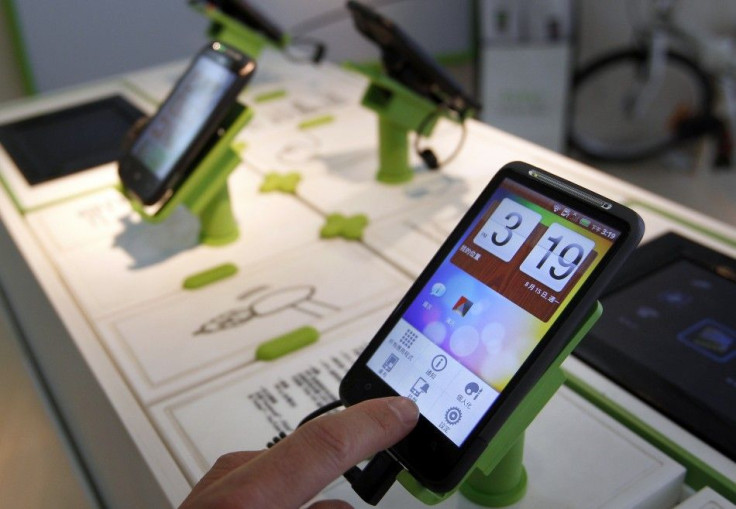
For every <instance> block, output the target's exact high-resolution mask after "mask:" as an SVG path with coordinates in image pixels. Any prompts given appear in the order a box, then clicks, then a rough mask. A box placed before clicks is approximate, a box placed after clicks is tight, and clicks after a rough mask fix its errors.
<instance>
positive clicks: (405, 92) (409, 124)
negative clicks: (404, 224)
mask: <svg viewBox="0 0 736 509" xmlns="http://www.w3.org/2000/svg"><path fill="white" fill-rule="evenodd" d="M348 67H349V68H350V69H353V70H356V71H358V72H360V73H361V74H364V75H366V76H367V77H368V78H369V79H370V80H371V83H370V85H368V88H367V89H366V91H365V93H364V94H363V99H362V101H361V104H362V105H363V106H365V107H366V108H368V109H370V110H373V111H375V112H376V113H377V114H378V157H379V166H378V172H377V173H376V180H378V181H379V182H385V183H387V184H399V183H402V182H408V181H409V180H411V179H412V178H413V177H414V170H413V169H412V168H411V166H410V165H409V133H411V132H416V133H417V134H418V135H421V136H429V135H430V134H432V131H433V130H434V127H435V125H436V124H437V120H438V119H439V117H440V116H442V113H441V112H440V109H439V108H438V106H437V105H436V104H434V103H433V102H431V101H429V100H428V99H425V98H424V97H422V96H420V95H419V94H417V93H415V92H413V91H411V90H409V89H408V88H406V87H405V86H404V85H402V84H401V83H399V82H397V81H395V80H394V79H392V78H389V77H388V76H386V75H385V74H384V73H383V72H381V71H377V70H374V69H370V68H366V67H359V66H356V65H350V66H348Z"/></svg>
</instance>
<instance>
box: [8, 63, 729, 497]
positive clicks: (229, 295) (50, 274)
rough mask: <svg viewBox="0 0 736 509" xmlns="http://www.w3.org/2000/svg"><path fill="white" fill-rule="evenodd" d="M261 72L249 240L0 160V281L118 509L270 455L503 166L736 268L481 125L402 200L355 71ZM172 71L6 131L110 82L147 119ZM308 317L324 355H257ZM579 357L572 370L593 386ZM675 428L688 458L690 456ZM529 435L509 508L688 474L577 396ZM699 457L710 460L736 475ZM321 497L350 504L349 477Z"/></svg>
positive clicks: (645, 210)
mask: <svg viewBox="0 0 736 509" xmlns="http://www.w3.org/2000/svg"><path fill="white" fill-rule="evenodd" d="M259 68H260V70H259V73H260V74H259V77H258V78H256V80H255V81H254V84H253V85H252V86H251V87H250V88H249V90H248V91H247V92H246V93H245V94H244V97H243V100H244V101H245V102H246V103H248V104H249V105H251V106H252V107H253V108H254V110H255V113H256V116H255V119H254V121H253V122H252V124H251V125H250V126H248V127H247V128H246V129H245V130H243V132H242V133H241V134H240V135H239V140H240V141H242V145H243V146H242V147H241V148H242V154H241V156H242V157H243V160H244V163H243V164H242V165H241V167H240V168H238V169H237V170H236V171H235V172H234V174H233V176H232V177H231V179H230V193H231V196H232V201H233V205H234V209H235V210H234V211H235V215H236V217H237V219H238V221H239V225H240V230H241V237H240V239H239V240H238V241H237V242H235V243H233V244H231V245H228V246H225V247H219V248H213V247H206V246H196V245H195V239H196V233H197V227H198V225H197V221H196V219H194V218H192V217H191V216H189V214H188V213H187V212H186V211H182V212H181V213H179V214H176V215H175V216H174V217H172V218H171V220H169V221H167V222H165V223H163V224H160V225H149V224H146V223H142V222H141V220H140V218H139V217H138V216H137V215H136V214H135V213H134V212H133V211H132V210H131V208H130V206H129V204H128V203H127V202H126V201H125V200H124V199H123V198H122V197H121V195H120V194H119V193H118V192H117V191H116V190H115V189H114V187H113V185H114V184H115V181H114V171H113V173H112V174H111V170H110V168H99V169H95V170H92V171H88V172H85V173H83V174H80V175H78V176H77V177H74V181H71V179H69V181H67V180H66V179H61V180H60V181H58V182H55V183H53V185H49V186H46V185H45V184H42V185H40V186H38V187H36V186H31V187H29V186H25V187H23V186H22V185H21V184H19V183H18V179H17V178H16V177H13V176H12V175H13V174H14V173H17V172H16V171H15V169H14V168H13V166H12V162H10V161H9V159H8V158H7V157H4V156H3V157H0V175H2V178H3V180H4V181H5V182H6V186H7V187H6V190H4V191H3V192H0V217H1V218H2V224H1V225H0V249H2V252H3V263H2V264H1V266H0V280H1V283H2V287H3V289H4V290H5V292H6V293H7V294H8V296H9V300H10V303H11V308H12V309H11V311H12V312H13V313H14V314H15V315H16V317H17V318H18V321H19V323H20V324H21V328H22V331H23V334H24V339H25V340H26V341H27V343H28V344H29V346H30V348H31V350H32V351H33V353H34V355H35V356H36V358H37V360H38V363H39V365H40V367H41V369H42V372H43V376H44V378H45V379H46V380H47V382H48V385H49V386H50V387H51V390H52V393H53V394H52V397H53V398H54V399H55V400H56V402H57V403H58V406H59V408H60V409H61V412H62V414H63V415H62V418H63V419H64V420H65V421H66V422H67V424H68V426H69V428H70V430H71V432H72V435H73V440H75V442H76V443H77V445H78V447H79V449H80V450H81V452H82V455H83V458H84V461H85V462H86V464H87V466H88V468H89V471H90V472H92V474H93V477H94V479H93V481H94V482H95V484H96V486H97V487H98V489H99V491H100V493H101V494H102V496H103V498H104V500H105V503H106V504H107V505H109V506H110V507H166V506H176V505H177V504H178V503H179V502H180V501H181V500H182V499H183V498H184V497H185V496H186V494H187V493H188V492H189V490H190V489H191V486H192V484H193V483H194V482H196V481H197V480H198V479H199V477H200V476H201V475H202V474H203V473H204V472H205V471H206V470H207V469H208V468H209V466H210V465H211V464H212V463H213V462H214V460H215V459H216V458H217V457H218V456H219V455H220V454H223V453H225V452H228V451H231V450H236V449H256V448H261V447H263V446H264V445H265V443H266V442H267V441H268V440H269V439H270V437H271V436H273V435H275V434H276V433H278V431H281V430H284V431H289V430H291V429H292V428H293V426H294V425H295V424H296V422H298V420H299V419H300V418H301V417H303V416H304V415H305V414H306V413H308V412H310V411H311V410H313V409H314V408H315V407H316V406H317V405H319V404H322V403H325V402H327V401H329V400H331V399H334V398H335V394H336V388H337V385H338V380H339V378H340V376H341V375H342V373H344V372H345V370H346V369H347V366H349V364H350V363H351V362H352V360H353V359H354V358H355V356H356V354H357V352H358V351H359V350H360V348H361V347H362V345H364V344H365V342H366V341H367V340H368V339H369V338H370V336H371V335H372V333H373V332H374V331H375V330H376V328H377V327H378V326H379V325H380V323H381V322H382V321H383V319H384V318H385V316H386V315H387V314H388V312H389V310H390V309H391V307H392V306H393V305H394V304H395V303H396V302H397V299H398V298H399V297H400V296H401V295H402V293H403V292H404V291H405V290H406V288H407V287H408V285H409V284H410V282H411V281H412V280H413V278H414V277H415V276H416V275H417V274H418V272H419V271H420V269H421V268H422V267H423V266H424V264H425V263H426V262H427V261H428V259H429V257H430V256H431V255H432V254H433V252H434V251H435V250H436V249H437V247H438V246H439V244H440V242H441V241H442V240H444V238H445V236H446V235H447V234H448V233H449V232H450V230H451V229H452V227H453V226H454V224H455V222H456V221H457V220H458V219H459V218H460V216H461V214H462V213H463V212H464V210H465V208H466V207H467V206H468V205H469V204H470V203H471V201H472V200H473V199H474V197H475V195H476V194H477V193H478V192H479V191H480V189H481V188H482V187H483V186H484V185H485V184H486V183H487V181H488V180H489V179H490V177H491V176H492V175H493V173H494V172H495V171H496V170H497V169H498V168H500V167H501V166H502V165H503V164H504V163H506V162H508V161H511V160H524V161H527V162H529V163H531V164H535V165H537V166H540V167H542V168H545V169H548V170H549V171H552V172H554V173H558V174H559V175H561V176H563V177H565V178H567V179H570V180H573V181H576V182H579V183H580V184H582V185H584V186H587V187H590V188H593V189H595V190H596V191H598V192H600V193H602V194H605V195H607V196H610V197H611V198H613V199H616V200H618V201H622V202H627V203H631V204H632V205H633V206H634V208H636V209H637V210H638V211H639V212H640V213H641V214H642V216H643V217H644V219H645V220H646V223H647V238H652V237H653V236H655V235H658V234H659V233H662V232H664V231H667V230H675V231H678V232H680V233H682V234H684V235H686V236H689V237H691V238H694V239H696V240H698V241H699V242H701V243H704V244H706V245H709V246H711V247H713V248H715V249H718V250H721V251H723V252H725V253H728V254H730V255H731V256H734V255H736V248H734V247H733V245H730V246H729V245H727V244H725V243H723V242H721V241H719V240H717V238H716V237H714V236H711V235H709V234H708V233H707V232H704V231H696V230H695V229H693V228H691V227H688V226H687V225H686V224H689V223H694V224H697V225H698V226H699V228H701V229H706V230H709V231H711V232H716V233H717V234H718V235H721V236H724V237H727V238H731V239H736V230H734V229H733V228H731V227H729V226H727V225H724V224H721V223H718V222H717V221H714V220H711V219H708V218H706V217H704V216H701V215H699V214H696V213H695V212H692V211H690V210H687V209H685V208H683V207H681V206H679V205H676V204H674V203H671V202H668V201H667V200H664V199H662V198H660V197H657V196H654V195H652V194H651V193H647V192H645V191H642V190H640V189H637V188H635V187H633V186H631V185H628V184H625V183H623V182H621V181H619V180H616V179H613V178H611V177H609V176H606V175H604V174H602V173H600V172H597V171H595V170H593V169H591V168H589V167H587V166H584V165H582V164H579V163H576V162H574V161H572V160H570V159H567V158H565V157H563V156H560V155H557V154H555V153H552V152H549V151H547V150H544V149H542V148H539V147H537V146H534V145H532V144H530V143H527V142H525V141H523V140H520V139H518V138H515V137H513V136H510V135H507V134H505V133H503V132H500V131H498V130H496V129H493V128H491V127H489V126H486V125H483V124H480V123H477V122H470V125H469V128H468V130H469V135H468V140H467V143H466V146H465V147H464V149H463V151H462V152H461V154H460V156H459V157H458V158H457V159H456V160H454V161H453V162H452V164H451V165H450V166H449V167H447V168H446V169H444V170H443V171H442V172H439V173H430V172H427V171H423V170H422V171H419V172H418V174H417V176H416V178H415V179H414V180H413V181H412V182H410V183H408V184H405V185H400V186H387V185H384V184H380V183H377V182H376V181H375V180H374V174H375V170H376V167H377V148H376V145H377V140H376V136H377V133H376V118H375V116H374V114H373V113H371V112H369V111H367V110H364V109H363V108H361V107H360V106H359V99H360V97H361V95H362V91H363V89H364V87H365V85H366V83H365V81H364V80H363V79H362V78H361V77H359V76H356V75H354V74H349V73H348V72H347V71H343V70H341V69H339V68H336V67H333V66H330V65H325V66H322V67H320V68H312V67H308V66H297V65H294V64H290V63H288V62H286V61H284V60H283V59H282V58H281V57H280V56H279V55H277V54H275V53H272V52H269V51H267V52H266V53H265V54H264V56H263V58H262V60H261V62H260V66H259ZM180 70H181V64H173V65H171V66H166V67H163V68H160V69H156V70H152V71H148V72H142V73H137V74H135V75H131V76H130V77H128V78H126V79H123V80H120V81H117V82H115V83H111V84H104V85H95V86H92V87H88V88H86V89H80V90H74V91H70V92H68V93H62V94H57V95H55V96H54V97H53V98H39V99H35V100H28V101H23V102H21V103H18V104H15V105H9V106H6V107H5V108H4V109H2V110H0V122H5V121H8V120H11V119H15V118H22V117H23V116H27V115H30V114H33V113H36V112H39V111H44V109H49V108H51V107H58V105H64V104H73V103H74V102H78V101H80V100H84V99H86V98H89V97H93V96H94V95H95V94H98V93H100V90H101V89H104V90H107V89H108V88H109V87H114V88H116V89H117V90H121V91H122V92H123V93H124V95H125V96H126V97H129V98H130V100H131V101H135V102H136V104H139V105H140V107H141V108H144V110H145V111H152V110H153V109H155V105H154V103H155V102H156V101H160V100H161V99H162V98H163V97H165V95H166V92H167V90H168V89H169V88H170V86H171V85H172V84H173V80H174V79H175V78H176V76H177V72H179V71H180ZM100 87H101V88H100ZM458 136H459V133H458V131H457V128H456V126H454V125H452V124H449V123H447V124H445V123H441V124H440V125H439V127H438V129H437V133H436V135H435V136H434V137H433V140H432V143H433V145H434V146H436V148H437V150H438V151H439V152H442V151H443V150H447V151H450V150H451V149H452V147H453V145H454V143H456V141H457V137H458ZM0 155H2V154H0ZM274 171H276V172H291V171H296V172H299V173H300V174H301V177H302V180H301V182H300V184H299V186H298V188H297V191H296V194H284V193H278V192H277V193H262V192H260V191H259V187H260V184H261V183H262V182H263V179H264V175H265V174H266V173H269V172H274ZM111 175H112V176H113V177H112V178H111ZM14 179H15V180H14ZM80 186H81V187H80ZM85 186H86V187H85ZM8 189H9V190H10V193H9V192H7V190H8ZM79 189H83V190H84V191H85V192H83V193H80V192H79ZM11 193H12V195H13V197H11ZM661 211H666V214H663V213H661ZM333 212H339V213H342V214H346V215H350V214H356V213H363V214H366V215H367V216H368V217H369V220H370V223H369V225H368V227H367V228H366V230H365V233H364V236H363V239H362V241H347V240H343V239H332V240H321V239H320V238H319V230H320V228H321V226H322V225H323V224H324V221H325V217H326V216H327V215H328V214H330V213H333ZM678 217H680V218H683V221H679V220H678V219H677V218H678ZM222 263H233V264H235V265H236V266H237V267H238V269H239V271H238V273H237V274H236V275H235V276H233V277H231V278H229V279H226V280H223V281H220V282H218V283H215V284H212V285H209V286H205V287H203V288H201V289H198V290H193V291H192V290H184V289H182V286H181V284H182V281H183V280H184V278H186V277H187V276H190V275H192V274H195V273H198V272H201V271H204V270H207V269H210V268H212V267H215V266H217V265H220V264H222ZM304 325H311V326H313V327H315V328H316V329H317V330H319V332H320V335H321V337H320V340H319V341H318V343H317V344H315V345H312V346H310V347H307V348H305V349H303V350H300V351H298V352H296V353H293V354H290V355H289V356H286V357H283V358H281V359H278V360H275V361H272V362H259V361H256V360H255V357H254V351H255V349H256V348H257V346H258V345H259V344H261V343H262V342H264V341H266V340H268V339H271V338H273V337H275V336H278V335H280V334H283V333H286V332H289V331H291V330H293V329H295V328H297V327H301V326H304ZM576 363H577V361H575V360H572V361H570V363H569V364H570V365H571V366H572V367H571V368H569V369H571V370H573V371H575V373H576V375H578V376H582V377H583V378H585V377H587V376H588V375H587V374H586V373H585V367H579V366H577V365H576ZM577 364H579V363H577ZM590 378H591V379H592V380H593V381H592V382H591V383H597V384H605V383H606V381H605V380H603V381H601V380H598V379H596V378H595V375H594V374H591V375H590ZM632 404H633V403H632ZM648 418H650V419H652V420H653V421H654V422H655V423H656V425H657V426H660V425H661V426H671V424H668V423H666V422H664V420H663V419H662V418H661V417H659V416H657V415H654V414H652V415H649V416H648ZM658 420H659V421H658ZM660 421H662V422H660ZM674 428H676V427H673V430H672V433H674V434H675V435H676V436H678V437H682V440H683V441H685V442H687V443H688V447H695V448H699V447H701V446H702V444H700V443H699V442H698V441H697V440H696V439H694V438H693V437H691V436H689V435H687V434H686V433H684V432H682V431H681V430H679V429H674ZM527 437H528V438H527V444H528V445H527V449H526V456H525V458H526V465H527V469H528V471H529V473H530V481H529V482H530V484H529V494H528V495H527V497H526V498H525V499H524V500H523V501H522V502H521V503H520V504H519V507H562V506H564V507H591V506H595V507H632V506H635V505H637V506H639V507H672V506H674V505H675V504H676V503H678V501H679V499H680V498H681V496H682V493H683V484H682V483H683V478H684V473H685V470H684V468H683V467H682V466H681V465H678V464H677V463H676V462H674V461H672V460H671V459H670V458H668V457H667V456H665V455H664V454H663V453H661V452H660V451H658V450H657V449H656V448H655V447H653V446H652V445H650V444H648V443H647V442H646V441H645V440H643V439H642V438H640V437H638V436H636V435H635V434H634V433H632V432H631V431H629V430H628V429H626V428H625V427H623V426H621V425H620V424H618V423H617V422H615V421H614V420H613V419H612V418H611V417H609V416H607V415H605V414H604V413H603V412H601V411H600V410H598V409H597V408H595V407H594V406H593V405H592V404H590V403H589V402H587V401H585V400H583V399H582V398H581V397H580V396H578V395H576V394H574V393H573V392H571V391H570V390H568V389H564V390H562V391H560V393H559V394H558V395H557V396H555V398H554V399H553V400H552V402H551V403H550V405H549V406H548V407H547V408H546V409H545V410H544V411H543V413H542V414H541V415H540V417H539V419H538V420H537V421H535V423H534V424H533V426H532V427H531V428H530V430H529V433H528V435H527ZM702 447H703V449H702V450H703V451H704V452H703V454H704V457H705V458H706V459H705V461H707V462H709V463H711V464H713V465H714V466H715V467H716V468H718V469H720V470H721V471H722V472H723V471H729V470H728V469H731V470H730V471H731V472H736V466H734V464H733V463H732V462H730V461H728V460H727V459H725V458H723V457H722V456H720V455H718V454H717V453H715V452H714V451H711V450H708V449H707V448H705V446H702ZM563 474H564V475H563ZM326 496H330V497H333V496H340V497H345V498H348V499H350V500H351V502H352V503H354V504H356V506H360V505H361V504H362V503H361V502H360V501H356V499H355V497H354V496H353V495H352V493H351V492H350V491H349V488H347V487H346V485H344V484H343V483H341V482H337V483H336V484H334V485H333V486H331V487H330V488H329V489H328V490H327V493H326ZM412 504H413V505H414V506H418V505H419V504H418V502H415V501H413V499H411V497H410V496H409V495H407V494H406V493H405V492H404V491H403V490H402V489H401V488H399V487H395V488H394V489H393V490H392V491H391V492H390V494H389V499H388V501H387V502H386V507H390V506H394V507H399V506H401V507H409V506H412ZM591 504H592V505H591ZM455 506H463V507H468V506H470V504H469V503H468V502H465V501H464V500H462V499H461V498H460V497H458V496H455V497H453V498H451V499H450V500H448V501H447V502H445V503H444V504H443V507H455Z"/></svg>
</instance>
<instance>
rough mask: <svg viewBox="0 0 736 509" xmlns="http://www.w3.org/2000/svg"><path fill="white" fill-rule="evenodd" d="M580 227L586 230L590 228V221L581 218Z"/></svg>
mask: <svg viewBox="0 0 736 509" xmlns="http://www.w3.org/2000/svg"><path fill="white" fill-rule="evenodd" d="M580 226H583V227H585V228H587V227H588V226H590V219H587V218H585V217H582V218H580Z"/></svg>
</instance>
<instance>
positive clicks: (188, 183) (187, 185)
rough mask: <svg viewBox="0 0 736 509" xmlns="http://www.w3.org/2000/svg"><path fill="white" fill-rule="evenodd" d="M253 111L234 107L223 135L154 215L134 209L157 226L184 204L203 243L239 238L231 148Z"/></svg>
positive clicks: (234, 156)
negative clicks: (195, 221) (196, 220)
mask: <svg viewBox="0 0 736 509" xmlns="http://www.w3.org/2000/svg"><path fill="white" fill-rule="evenodd" d="M252 116H253V111H252V110H251V109H250V108H247V107H245V106H243V105H241V104H236V105H235V106H234V107H233V108H232V109H231V111H230V113H229V114H228V116H227V118H226V119H225V121H224V122H223V125H225V126H227V127H224V128H223V129H225V132H224V133H223V134H222V135H221V136H219V137H218V138H217V141H215V142H214V144H213V145H212V146H211V148H210V149H209V150H208V151H207V153H206V154H205V155H204V156H203V157H202V158H201V159H200V160H199V162H198V163H197V167H196V168H195V169H194V170H193V171H192V173H191V174H190V175H189V177H187V179H186V180H184V182H183V183H182V184H181V186H180V187H179V188H178V189H177V190H176V191H175V192H174V194H173V195H172V196H171V198H169V200H168V201H167V202H166V204H165V205H164V206H163V207H161V209H159V210H158V211H157V212H156V213H155V214H149V213H147V212H146V211H145V209H144V207H143V205H141V204H140V203H138V202H137V201H136V200H131V203H132V205H133V209H134V210H135V211H136V212H138V213H139V214H140V215H141V217H142V218H143V219H144V220H146V221H148V222H151V223H160V222H162V221H164V220H165V219H166V218H168V217H169V216H170V215H171V213H172V212H173V211H174V210H175V209H176V208H177V207H178V206H179V205H184V206H185V207H187V208H188V209H189V210H190V212H191V213H192V214H194V215H196V216H199V220H200V232H199V240H200V242H201V243H202V244H207V245H210V246H221V245H223V244H228V243H230V242H233V241H235V240H236V239H237V238H238V236H239V231H238V224H237V222H236V220H235V216H233V211H232V206H231V204H230V192H229V190H228V187H227V179H228V177H229V176H230V173H231V172H232V171H233V170H234V169H235V167H236V166H237V165H238V164H240V156H239V155H238V153H237V152H236V151H235V150H234V149H233V147H232V144H233V140H234V139H235V136H236V135H237V134H238V133H239V132H240V130H241V129H243V127H245V125H246V124H247V123H248V122H249V121H250V119H251V117H252Z"/></svg>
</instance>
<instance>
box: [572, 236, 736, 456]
mask: <svg viewBox="0 0 736 509" xmlns="http://www.w3.org/2000/svg"><path fill="white" fill-rule="evenodd" d="M703 249H704V248H703ZM650 254H651V253H650ZM690 255H691V253H682V254H681V255H680V256H676V257H675V258H674V259H671V260H666V261H665V264H664V265H663V266H657V267H654V268H652V270H650V272H648V273H646V274H644V275H641V277H635V278H633V280H629V281H627V282H626V283H625V284H623V285H622V286H618V287H616V288H615V289H614V290H612V291H611V292H610V293H608V294H606V295H605V296H604V298H603V299H602V303H603V308H604V313H603V316H602V317H601V319H600V320H599V322H598V323H597V324H596V326H595V327H594V328H593V330H592V332H591V334H590V336H589V337H588V338H586V339H585V340H584V341H583V343H582V344H581V346H580V347H579V349H578V350H577V351H576V354H578V355H579V356H580V357H582V358H583V359H584V360H586V361H588V362H589V363H590V364H592V365H593V366H595V367H596V368H598V369H599V370H600V371H602V372H604V373H605V374H606V375H608V376H609V377H610V378H612V379H613V380H614V381H616V382H617V383H619V384H621V385H622V386H624V387H625V388H626V389H628V390H630V391H631V392H633V393H634V394H636V395H638V396H639V397H640V398H642V399H644V400H645V401H647V402H648V403H649V404H651V405H652V406H654V407H655V408H657V410H659V411H660V412H661V413H663V414H665V415H666V416H668V417H669V418H671V419H672V420H674V421H675V422H677V423H678V424H680V425H681V426H682V427H684V428H686V429H688V430H690V431H691V432H692V433H693V434H695V435H697V436H699V437H700V438H701V439H702V440H703V441H705V442H707V443H709V444H711V445H712V446H714V447H715V448H716V449H719V450H721V452H723V453H724V454H725V455H727V456H729V457H730V458H731V459H734V460H736V433H734V430H735V429H736V280H734V275H735V274H736V270H734V269H733V267H735V266H736V263H734V264H733V265H729V264H717V265H713V264H711V263H710V262H709V261H708V260H698V259H696V258H692V257H691V256H690ZM652 259H653V261H655V263H656V257H652ZM732 262H733V260H732Z"/></svg>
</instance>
